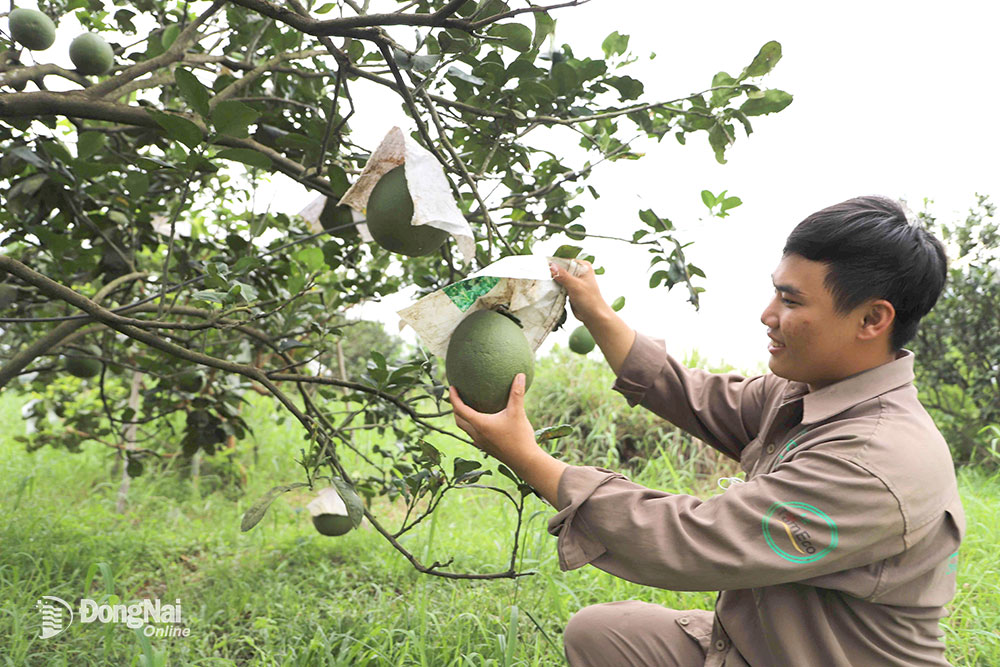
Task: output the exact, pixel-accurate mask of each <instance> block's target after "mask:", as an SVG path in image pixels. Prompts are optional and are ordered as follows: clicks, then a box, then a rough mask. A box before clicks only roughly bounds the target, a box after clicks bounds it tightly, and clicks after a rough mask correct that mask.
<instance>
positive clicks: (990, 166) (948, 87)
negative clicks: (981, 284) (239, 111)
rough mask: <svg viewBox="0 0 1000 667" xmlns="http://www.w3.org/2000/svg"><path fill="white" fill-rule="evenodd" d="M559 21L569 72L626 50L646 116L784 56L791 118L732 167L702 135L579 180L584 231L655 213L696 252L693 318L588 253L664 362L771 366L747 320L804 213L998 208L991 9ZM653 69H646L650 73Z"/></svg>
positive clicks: (760, 332)
mask: <svg viewBox="0 0 1000 667" xmlns="http://www.w3.org/2000/svg"><path fill="white" fill-rule="evenodd" d="M626 8H627V9H626ZM555 15H556V16H557V18H558V23H557V30H556V41H557V42H558V43H569V44H570V45H571V46H572V47H573V49H574V52H575V53H576V54H578V55H580V54H584V55H586V54H592V55H597V54H599V53H600V44H601V42H602V41H603V39H604V37H605V36H606V35H607V34H608V33H609V32H611V31H612V30H618V31H619V32H621V33H624V34H629V35H630V36H631V42H630V47H631V49H632V51H633V52H634V53H635V54H637V55H640V56H643V62H642V63H639V64H637V68H638V73H635V74H633V76H636V77H637V78H640V79H641V80H642V81H644V82H645V83H646V98H645V99H647V100H650V101H652V100H658V99H664V100H665V99H671V98H675V97H678V96H680V95H684V94H688V93H692V92H696V91H698V90H702V89H704V88H707V87H708V86H709V85H710V82H711V79H712V76H713V75H714V74H715V73H716V72H718V71H720V70H725V71H727V72H729V73H731V74H736V73H738V72H739V71H740V70H741V69H742V68H743V67H744V66H745V65H747V64H748V63H749V62H750V60H751V59H752V58H753V56H754V55H755V54H756V53H757V51H758V49H759V48H760V46H761V45H763V44H764V43H765V42H767V41H769V40H772V39H773V40H777V41H779V42H780V43H781V45H782V49H783V57H782V60H781V62H780V63H778V65H777V67H776V68H775V69H774V71H773V72H772V73H771V74H770V75H768V76H767V77H765V78H764V79H763V80H762V83H763V85H765V86H766V87H776V88H781V89H783V90H786V91H788V92H790V93H792V94H793V95H794V96H795V101H794V102H793V103H792V105H791V106H789V107H788V108H787V109H785V110H784V111H783V112H781V113H779V114H777V115H774V116H767V117H761V118H758V119H755V120H754V130H755V131H754V134H753V135H751V136H750V137H749V138H747V137H745V136H742V135H741V136H739V138H738V139H737V142H736V145H735V146H733V147H732V148H731V149H730V150H729V151H728V153H727V157H728V163H727V164H725V165H720V164H718V163H716V161H715V159H714V156H713V154H712V152H711V150H710V148H709V146H708V143H707V138H706V137H704V136H702V135H703V134H704V133H701V134H700V135H697V136H692V137H691V138H690V140H689V142H688V145H687V146H684V147H682V146H680V145H678V144H677V143H676V142H675V141H674V140H673V139H668V140H665V141H664V142H663V143H661V144H652V143H650V144H648V145H645V146H644V149H645V150H646V151H647V155H646V157H645V158H643V159H642V160H639V161H621V162H617V163H614V164H611V165H605V168H604V169H602V170H600V171H599V172H598V173H597V174H595V175H594V176H593V177H592V179H591V181H590V184H592V185H594V186H595V187H596V188H597V189H598V190H599V191H600V193H601V195H602V197H601V199H600V200H598V201H590V200H589V198H588V200H587V201H586V204H587V214H586V217H585V224H586V225H587V227H588V229H589V230H590V231H592V232H597V233H617V234H621V233H622V232H623V231H626V230H632V229H635V225H636V223H637V218H636V214H637V211H638V210H639V209H641V208H653V209H654V210H655V211H657V213H659V214H660V215H662V216H666V217H669V218H670V219H671V220H673V221H674V223H675V224H677V225H678V227H679V228H680V229H681V236H682V238H686V239H689V240H692V241H694V242H695V243H694V245H693V246H691V247H690V248H689V250H688V255H689V258H690V260H691V261H693V262H694V263H695V264H697V265H698V266H700V267H702V268H703V269H704V270H705V272H706V273H707V274H708V279H707V281H706V282H705V287H706V288H707V291H706V292H705V293H704V294H703V295H702V299H703V301H702V306H701V310H700V311H698V312H695V311H694V309H693V308H692V307H691V306H690V305H689V304H687V303H686V301H685V298H686V294H685V293H684V292H685V291H684V290H682V289H675V290H674V293H671V294H667V293H666V292H665V291H664V290H663V289H658V290H649V289H648V288H647V287H646V285H647V284H648V272H647V271H646V266H647V265H648V256H647V255H646V254H645V253H644V252H643V251H641V250H636V249H634V248H631V247H629V246H625V245H623V244H615V243H604V244H601V243H592V242H588V243H587V244H586V249H587V250H588V251H589V252H591V253H593V254H594V255H596V256H597V260H598V263H599V264H600V265H602V266H604V267H605V268H606V270H607V273H606V274H605V275H604V276H602V277H601V279H600V282H601V286H602V291H603V293H604V296H605V297H606V298H607V299H608V300H609V301H610V300H611V299H614V298H615V297H617V296H625V297H626V301H627V305H626V308H625V309H624V310H623V311H622V315H623V317H624V318H625V319H626V321H628V322H629V324H631V325H632V326H633V327H635V328H636V329H639V330H641V331H643V332H645V333H648V334H651V335H654V336H656V337H660V338H664V339H665V340H666V342H667V347H668V350H671V351H672V352H674V353H677V354H680V355H683V354H684V353H686V352H688V351H690V350H692V349H695V348H697V349H698V350H699V351H700V352H701V353H702V354H703V355H705V356H707V357H708V358H710V359H713V360H717V361H718V360H726V361H728V362H730V363H732V364H733V365H735V366H737V367H741V368H747V369H751V368H757V367H761V365H762V364H766V362H767V350H766V340H767V339H766V337H765V334H764V326H763V325H762V324H761V323H760V320H759V317H760V312H761V311H762V310H763V308H764V306H765V305H766V302H767V300H768V299H769V298H770V295H771V292H772V287H771V282H770V273H771V271H772V270H773V269H774V267H775V265H776V264H777V262H778V260H779V257H780V251H781V247H782V245H783V242H784V239H785V236H786V235H787V234H788V232H789V231H790V230H791V228H792V227H793V226H794V225H795V224H796V223H798V222H799V221H800V220H802V219H803V218H804V217H805V216H807V215H808V214H810V213H812V212H813V211H815V210H818V209H820V208H823V207H825V206H827V205H830V204H833V203H836V202H838V201H842V200H844V199H847V198H849V197H853V196H856V195H860V194H882V195H887V196H890V197H893V198H903V199H905V200H907V201H908V202H909V204H910V206H911V208H912V209H913V210H915V211H916V210H919V209H920V208H922V207H923V205H924V204H923V202H924V199H925V198H927V199H931V200H933V202H934V203H933V204H932V205H931V206H930V209H931V211H932V212H934V213H936V214H937V215H938V216H940V217H943V218H948V219H955V218H957V217H958V216H961V215H962V214H963V213H964V211H965V210H967V209H968V207H969V206H971V205H972V203H973V201H974V195H975V193H976V192H981V193H987V194H992V195H993V196H994V197H997V196H1000V187H998V186H1000V167H998V165H997V155H998V154H1000V133H998V132H997V129H996V118H997V115H996V114H997V109H1000V87H998V86H997V85H996V83H995V82H996V76H997V74H996V72H997V67H998V65H1000V46H998V40H997V39H996V36H995V29H996V26H997V25H1000V9H998V6H997V5H996V4H995V3H983V2H957V3H950V4H947V5H945V4H944V3H937V2H935V3H931V2H884V1H882V2H874V3H873V2H852V1H848V2H840V3H836V4H834V5H828V6H827V7H824V8H821V7H819V6H816V5H812V6H808V7H807V6H806V5H804V4H803V3H801V2H771V3H767V4H766V5H764V4H760V3H746V2H712V3H661V2H629V3H611V2H608V1H607V0H604V1H602V0H594V1H593V2H591V3H589V4H587V5H585V6H582V7H578V8H570V9H563V10H559V11H558V12H556V13H555ZM651 52H655V53H656V58H655V59H653V60H648V59H646V56H648V54H649V53H651ZM390 108H392V109H396V108H398V104H395V103H393V104H391V105H390ZM373 120H375V119H373ZM385 122H397V123H401V124H404V126H405V122H406V121H405V119H404V118H402V117H401V114H400V116H395V117H391V118H386V119H385V121H383V122H382V123H379V122H377V121H376V122H375V124H374V125H373V126H372V127H371V128H370V131H372V132H383V131H384V130H383V129H382V128H383V127H384V123H385ZM356 129H357V130H358V131H359V132H363V131H365V130H366V128H362V127H360V126H358V127H357V128H356ZM386 129H387V128H386ZM376 141H377V138H376ZM702 189H709V190H711V191H713V192H719V191H720V190H723V189H727V190H728V191H729V193H730V194H734V195H737V196H739V197H740V198H741V199H742V200H743V202H744V204H743V206H741V207H739V208H737V209H735V210H733V212H732V214H731V215H730V217H728V218H726V219H725V220H720V219H718V218H710V217H708V215H707V210H706V209H705V208H704V206H703V204H702V203H701V199H700V195H699V193H700V192H701V190H702ZM558 244H559V241H553V243H552V244H551V247H544V246H543V247H542V248H541V250H543V251H551V250H552V249H554V248H555V247H556V246H557V245H558ZM407 303H409V301H408V300H406V299H405V298H403V299H400V300H399V301H397V302H395V303H394V302H392V300H390V301H389V302H388V303H386V304H384V305H382V304H380V305H379V306H377V307H374V306H373V307H369V308H366V309H365V310H364V314H365V315H366V316H368V317H378V318H379V319H382V320H383V321H385V322H387V323H389V324H390V326H391V327H394V326H395V324H396V322H397V321H398V320H397V319H396V318H395V316H394V314H393V313H394V309H395V308H397V307H399V308H401V307H403V306H405V305H406V304H407ZM570 324H571V326H569V327H566V329H565V330H563V331H558V332H555V333H553V334H552V335H551V336H549V338H548V339H547V340H546V342H545V343H544V344H543V347H542V348H541V350H540V353H544V352H545V351H546V350H548V349H549V348H550V347H551V345H553V344H554V343H557V342H558V343H561V344H565V340H566V338H567V337H568V334H569V331H570V330H571V329H572V325H574V324H575V323H574V322H573V320H572V318H571V320H570ZM592 354H595V355H596V354H598V353H597V352H594V353H592Z"/></svg>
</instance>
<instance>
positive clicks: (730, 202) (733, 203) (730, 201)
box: [722, 197, 743, 213]
mask: <svg viewBox="0 0 1000 667" xmlns="http://www.w3.org/2000/svg"><path fill="white" fill-rule="evenodd" d="M742 203H743V200H742V199H740V198H739V197H726V198H725V199H723V200H722V212H723V213H725V212H726V211H728V210H729V209H731V208H736V207H737V206H740V205H741V204H742Z"/></svg>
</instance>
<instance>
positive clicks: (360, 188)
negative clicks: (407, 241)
mask: <svg viewBox="0 0 1000 667" xmlns="http://www.w3.org/2000/svg"><path fill="white" fill-rule="evenodd" d="M399 165H403V167H404V173H405V174H406V184H407V187H408V189H409V190H410V198H411V199H413V219H412V220H411V221H410V224H413V225H430V226H431V227H436V228H438V229H442V230H444V231H446V232H448V233H449V234H451V235H452V236H453V237H454V238H455V243H456V245H458V250H459V252H461V253H462V257H464V258H465V261H466V262H472V260H473V258H474V257H475V254H476V245H475V241H474V239H473V236H472V228H471V227H469V223H468V221H466V219H465V217H464V216H463V215H462V211H461V210H459V208H458V205H457V204H456V203H455V197H454V196H453V195H452V192H451V187H450V186H449V184H448V177H447V176H446V175H445V173H444V169H442V168H441V163H439V162H438V161H437V159H436V158H435V157H434V156H433V155H432V154H431V153H430V152H429V151H427V150H426V149H424V147H423V146H421V145H420V144H418V143H417V142H416V141H414V140H413V139H412V138H411V137H409V136H407V135H406V134H404V133H403V131H402V130H400V129H399V128H398V127H394V128H392V129H391V130H389V133H388V134H387V135H385V139H383V140H382V143H381V144H379V147H378V148H376V149H375V152H374V153H372V156H371V157H370V158H368V162H367V163H366V164H365V168H364V170H363V171H362V172H361V176H359V177H358V180H357V181H355V182H354V184H353V185H352V186H351V187H350V188H349V189H348V190H347V192H346V193H344V196H343V197H341V199H340V203H341V204H346V205H348V206H350V207H351V208H353V209H354V210H356V211H361V212H364V211H365V209H366V208H367V207H368V195H370V194H371V191H372V188H374V187H375V184H376V183H378V181H379V179H381V178H382V177H383V176H385V175H386V174H387V173H389V172H390V171H392V170H393V169H394V168H396V167H398V166H399Z"/></svg>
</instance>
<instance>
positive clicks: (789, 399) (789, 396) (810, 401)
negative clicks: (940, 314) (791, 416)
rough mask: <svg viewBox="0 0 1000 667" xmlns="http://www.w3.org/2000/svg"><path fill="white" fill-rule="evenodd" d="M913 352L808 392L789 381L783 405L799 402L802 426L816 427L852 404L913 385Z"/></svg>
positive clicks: (905, 351)
mask: <svg viewBox="0 0 1000 667" xmlns="http://www.w3.org/2000/svg"><path fill="white" fill-rule="evenodd" d="M913 360H914V356H913V352H910V351H909V350H901V351H900V352H899V354H898V355H897V356H896V359H894V360H893V361H890V362H889V363H887V364H882V365H881V366H876V367H875V368H869V369H868V370H866V371H862V372H861V373H858V374H857V375H852V376H851V377H848V378H844V379H843V380H841V381H839V382H835V383H833V384H831V385H827V386H826V387H823V388H822V389H818V390H816V391H813V392H810V391H809V387H808V386H807V385H806V384H804V383H802V382H789V383H788V387H787V388H786V389H785V397H784V401H783V402H782V403H783V404H784V405H787V404H789V403H793V402H795V401H798V400H801V401H802V423H803V424H815V423H818V422H821V421H824V420H826V419H829V418H830V417H832V416H834V415H837V414H840V413H841V412H844V411H845V410H848V409H849V408H853V407H854V406H855V405H858V404H860V403H863V402H865V401H868V400H871V399H873V398H875V397H876V396H881V395H882V394H884V393H886V392H888V391H891V390H893V389H896V388H898V387H902V386H903V385H906V384H909V383H911V382H913Z"/></svg>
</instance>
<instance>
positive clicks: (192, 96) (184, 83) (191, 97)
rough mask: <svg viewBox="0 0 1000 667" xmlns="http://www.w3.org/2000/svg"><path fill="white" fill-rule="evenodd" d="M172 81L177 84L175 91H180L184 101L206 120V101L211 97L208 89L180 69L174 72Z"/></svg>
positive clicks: (189, 73) (193, 76) (196, 78)
mask: <svg viewBox="0 0 1000 667" xmlns="http://www.w3.org/2000/svg"><path fill="white" fill-rule="evenodd" d="M174 81H176V82H177V89H178V90H180V93H181V97H183V98H184V101H186V102H187V103H188V104H190V105H191V108H192V109H194V110H195V111H196V112H197V113H198V115H199V116H201V117H202V118H207V117H208V99H209V97H211V93H209V92H208V88H206V87H205V86H204V85H202V83H201V81H199V80H198V77H196V76H195V75H194V74H192V73H191V72H190V71H188V70H186V69H183V68H181V67H178V68H177V69H176V70H174Z"/></svg>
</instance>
